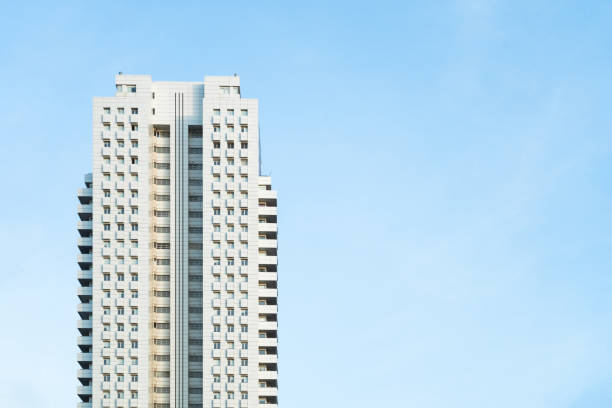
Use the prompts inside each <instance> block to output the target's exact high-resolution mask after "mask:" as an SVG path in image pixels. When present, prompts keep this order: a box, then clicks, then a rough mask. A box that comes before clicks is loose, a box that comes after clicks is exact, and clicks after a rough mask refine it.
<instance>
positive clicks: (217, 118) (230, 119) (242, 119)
mask: <svg viewBox="0 0 612 408" xmlns="http://www.w3.org/2000/svg"><path fill="white" fill-rule="evenodd" d="M236 117H237V118H238V121H237V123H239V124H241V125H247V124H248V123H249V117H248V116H247V115H240V116H230V115H228V116H225V123H228V124H230V125H231V124H233V123H234V120H235V118H236ZM212 124H213V125H219V124H221V115H213V116H212Z"/></svg>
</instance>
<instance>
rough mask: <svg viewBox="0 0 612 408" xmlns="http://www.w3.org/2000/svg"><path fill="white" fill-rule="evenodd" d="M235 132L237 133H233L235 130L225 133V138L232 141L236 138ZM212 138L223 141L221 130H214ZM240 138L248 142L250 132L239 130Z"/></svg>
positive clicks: (215, 140)
mask: <svg viewBox="0 0 612 408" xmlns="http://www.w3.org/2000/svg"><path fill="white" fill-rule="evenodd" d="M235 134H236V133H233V132H227V133H225V140H228V141H230V142H231V141H233V140H235ZM211 139H212V140H213V141H214V142H218V141H221V132H213V133H212V134H211ZM238 140H240V141H241V142H246V141H247V140H249V134H248V133H247V132H239V133H238Z"/></svg>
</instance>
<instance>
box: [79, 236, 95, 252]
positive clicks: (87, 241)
mask: <svg viewBox="0 0 612 408" xmlns="http://www.w3.org/2000/svg"><path fill="white" fill-rule="evenodd" d="M92 245H93V240H92V238H91V237H79V238H77V246H78V247H79V249H81V250H82V249H86V248H91V247H92Z"/></svg>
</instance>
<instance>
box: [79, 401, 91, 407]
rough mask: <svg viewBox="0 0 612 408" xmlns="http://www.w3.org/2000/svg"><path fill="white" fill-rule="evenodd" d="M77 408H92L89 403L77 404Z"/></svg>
mask: <svg viewBox="0 0 612 408" xmlns="http://www.w3.org/2000/svg"><path fill="white" fill-rule="evenodd" d="M77 408H92V405H91V402H79V403H78V404H77Z"/></svg>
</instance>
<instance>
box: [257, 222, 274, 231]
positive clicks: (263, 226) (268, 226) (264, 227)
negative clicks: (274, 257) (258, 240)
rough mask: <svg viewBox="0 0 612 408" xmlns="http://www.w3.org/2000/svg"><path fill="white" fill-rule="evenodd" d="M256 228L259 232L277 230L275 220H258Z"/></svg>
mask: <svg viewBox="0 0 612 408" xmlns="http://www.w3.org/2000/svg"><path fill="white" fill-rule="evenodd" d="M257 229H258V230H259V231H260V232H277V231H278V224H276V223H275V222H260V223H259V226H258V227H257Z"/></svg>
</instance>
